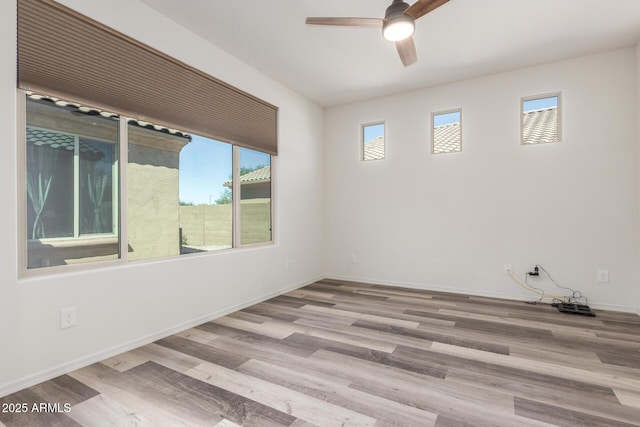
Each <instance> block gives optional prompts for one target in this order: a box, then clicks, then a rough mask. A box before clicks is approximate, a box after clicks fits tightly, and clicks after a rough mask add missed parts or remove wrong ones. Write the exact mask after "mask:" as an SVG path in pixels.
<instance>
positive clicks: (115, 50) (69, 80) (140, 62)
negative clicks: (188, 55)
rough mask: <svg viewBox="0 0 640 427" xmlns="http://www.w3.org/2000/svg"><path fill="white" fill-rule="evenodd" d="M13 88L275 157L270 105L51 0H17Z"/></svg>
mask: <svg viewBox="0 0 640 427" xmlns="http://www.w3.org/2000/svg"><path fill="white" fill-rule="evenodd" d="M202 55H206V52H202ZM18 87H19V88H22V89H25V90H30V91H34V92H41V93H44V94H48V95H53V96H56V97H59V98H63V99H68V100H71V101H76V102H81V103H84V104H87V105H92V106H95V107H99V108H104V109H105V110H109V111H113V112H117V113H120V114H122V115H125V116H129V117H132V118H136V119H141V120H145V121H149V122H154V123H157V124H161V125H164V126H167V127H171V128H175V129H179V130H183V131H187V132H190V133H194V134H196V135H201V136H205V137H208V138H213V139H217V140H220V141H226V142H230V143H233V144H236V145H240V146H243V147H247V148H251V149H255V150H260V151H264V152H267V153H270V154H274V155H275V154H277V152H278V146H277V121H278V109H277V107H275V106H273V105H271V104H269V103H267V102H265V101H263V100H261V99H259V98H256V97H254V96H252V95H250V94H248V93H246V92H243V91H241V90H239V89H237V88H235V87H233V86H231V85H228V84H226V83H224V82H222V81H220V80H218V79H216V78H214V77H211V76H209V75H207V74H206V73H203V72H202V71H199V70H197V69H195V68H193V67H191V66H189V65H187V64H184V63H183V62H180V61H178V60H177V59H175V58H172V57H170V56H168V55H166V54H164V53H162V52H160V51H158V50H155V49H153V48H151V47H149V46H147V45H145V44H143V43H140V42H138V41H136V40H134V39H132V38H130V37H128V36H126V35H124V34H122V33H119V32H117V31H115V30H113V29H111V28H109V27H107V26H105V25H103V24H100V23H99V22H96V21H94V20H92V19H90V18H88V17H86V16H84V15H82V14H80V13H78V12H76V11H74V10H72V9H69V8H67V7H65V6H63V5H61V4H59V3H56V2H55V1H53V0H18Z"/></svg>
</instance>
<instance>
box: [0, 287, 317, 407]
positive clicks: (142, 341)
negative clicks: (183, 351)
mask: <svg viewBox="0 0 640 427" xmlns="http://www.w3.org/2000/svg"><path fill="white" fill-rule="evenodd" d="M322 278H323V277H318V278H316V279H313V280H309V281H305V282H303V283H298V284H296V285H293V286H288V287H286V288H281V289H278V290H277V291H273V292H269V293H268V294H266V295H262V296H259V297H256V298H252V299H250V300H248V301H245V302H242V303H240V304H236V305H234V306H231V307H227V308H224V309H222V310H217V311H215V312H213V313H209V314H207V315H205V316H201V317H198V318H196V319H192V320H189V321H187V322H183V323H181V324H179V325H175V326H172V327H170V328H166V329H163V330H161V331H158V332H154V333H152V334H149V335H146V336H143V337H140V338H136V339H134V340H131V341H128V342H126V343H123V344H120V345H117V346H114V347H111V348H108V349H105V350H103V351H99V352H97V353H93V354H90V355H87V356H84V357H81V358H79V359H76V360H73V361H70V362H67V363H63V364H61V365H58V366H55V367H53V368H50V369H46V370H44V371H41V372H38V373H36V374H33V375H29V376H27V377H25V378H21V379H19V380H16V381H12V382H10V383H7V384H1V385H0V397H4V396H6V395H9V394H11V393H15V392H17V391H20V390H22V389H25V388H27V387H31V386H33V385H36V384H39V383H41V382H44V381H48V380H50V379H52V378H55V377H58V376H60V375H63V374H66V373H69V372H71V371H75V370H76V369H80V368H84V367H85V366H88V365H91V364H93V363H96V362H100V361H101V360H105V359H108V358H110V357H113V356H117V355H118V354H122V353H124V352H127V351H129V350H133V349H135V348H138V347H141V346H144V345H147V344H149V343H152V342H154V341H157V340H159V339H162V338H165V337H168V336H170V335H173V334H177V333H179V332H182V331H184V330H186V329H189V328H193V327H194V326H198V325H201V324H203V323H206V322H210V321H211V320H214V319H217V318H219V317H223V316H226V315H228V314H231V313H233V312H235V311H238V310H242V309H243V308H246V307H249V306H252V305H254V304H258V303H260V302H263V301H266V300H268V299H270V298H273V297H276V296H278V295H282V294H285V293H287V292H290V291H293V290H295V289H299V288H301V287H303V286H307V285H309V284H311V283H314V282H317V281H318V280H321V279H322Z"/></svg>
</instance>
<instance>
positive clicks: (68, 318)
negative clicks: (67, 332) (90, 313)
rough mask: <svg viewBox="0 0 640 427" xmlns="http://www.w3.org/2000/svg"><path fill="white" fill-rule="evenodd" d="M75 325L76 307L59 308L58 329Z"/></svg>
mask: <svg viewBox="0 0 640 427" xmlns="http://www.w3.org/2000/svg"><path fill="white" fill-rule="evenodd" d="M72 326H76V308H75V307H67V308H61V309H60V329H66V328H70V327H72Z"/></svg>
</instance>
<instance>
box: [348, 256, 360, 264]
mask: <svg viewBox="0 0 640 427" xmlns="http://www.w3.org/2000/svg"><path fill="white" fill-rule="evenodd" d="M349 262H350V263H351V264H355V263H357V262H358V257H357V256H356V254H351V255H349Z"/></svg>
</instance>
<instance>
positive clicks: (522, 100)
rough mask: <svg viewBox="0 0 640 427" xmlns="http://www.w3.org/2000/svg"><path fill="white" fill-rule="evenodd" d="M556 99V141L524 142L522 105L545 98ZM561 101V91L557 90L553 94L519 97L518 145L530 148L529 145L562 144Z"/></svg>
mask: <svg viewBox="0 0 640 427" xmlns="http://www.w3.org/2000/svg"><path fill="white" fill-rule="evenodd" d="M554 97H557V98H558V105H557V106H556V108H557V112H556V121H557V123H556V124H557V126H558V129H557V135H558V139H557V140H556V141H540V142H524V141H525V138H524V113H525V111H524V103H525V102H527V101H534V100H536V99H545V98H554ZM562 105H563V101H562V91H560V90H558V91H554V92H546V93H542V94H537V95H528V96H523V97H520V145H521V146H530V145H533V146H535V145H545V144H553V143H557V142H562V137H563V132H562V115H563V114H562V108H563V106H562Z"/></svg>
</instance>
